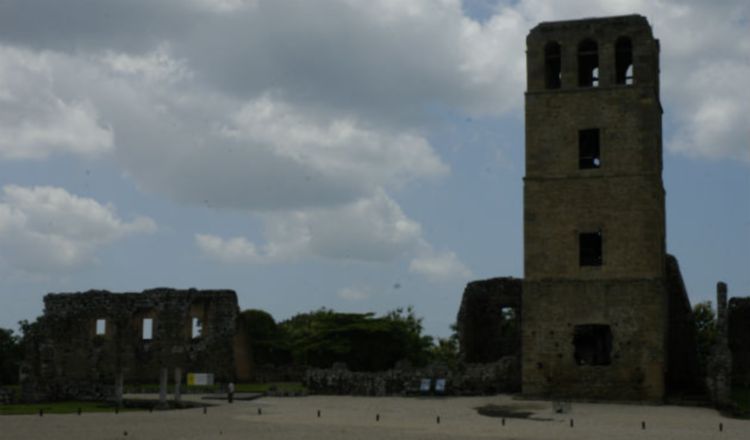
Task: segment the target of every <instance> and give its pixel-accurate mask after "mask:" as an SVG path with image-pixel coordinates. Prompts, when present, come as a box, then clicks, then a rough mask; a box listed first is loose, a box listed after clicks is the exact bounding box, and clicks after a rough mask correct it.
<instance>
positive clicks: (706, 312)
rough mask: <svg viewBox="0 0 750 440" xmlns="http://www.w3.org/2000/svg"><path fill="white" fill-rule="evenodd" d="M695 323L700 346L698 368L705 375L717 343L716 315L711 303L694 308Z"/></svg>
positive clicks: (697, 341)
mask: <svg viewBox="0 0 750 440" xmlns="http://www.w3.org/2000/svg"><path fill="white" fill-rule="evenodd" d="M693 322H694V323H695V333H696V343H697V345H698V368H699V371H700V373H701V374H702V375H705V374H706V367H707V366H708V359H709V357H710V356H711V350H712V349H713V346H714V344H715V343H716V313H715V312H714V309H713V307H712V305H711V301H704V302H700V303H697V304H696V305H695V306H693Z"/></svg>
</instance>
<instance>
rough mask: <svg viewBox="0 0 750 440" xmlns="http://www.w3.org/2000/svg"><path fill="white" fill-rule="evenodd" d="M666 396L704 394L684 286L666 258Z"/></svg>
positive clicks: (671, 258)
mask: <svg viewBox="0 0 750 440" xmlns="http://www.w3.org/2000/svg"><path fill="white" fill-rule="evenodd" d="M666 264H667V268H666V273H667V276H666V280H667V296H668V302H669V328H668V330H667V383H666V385H667V394H670V395H695V394H700V393H702V392H703V388H704V386H703V383H702V380H701V377H700V375H699V374H700V373H699V368H698V343H697V335H696V329H695V322H694V320H693V308H692V307H691V305H690V298H689V297H688V293H687V290H686V289H685V283H684V281H683V280H682V273H681V272H680V265H679V263H678V262H677V258H675V257H674V256H673V255H667V259H666Z"/></svg>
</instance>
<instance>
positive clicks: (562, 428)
mask: <svg viewBox="0 0 750 440" xmlns="http://www.w3.org/2000/svg"><path fill="white" fill-rule="evenodd" d="M188 398H190V399H194V400H198V399H200V396H188ZM206 402H211V403H214V404H215V403H216V402H215V401H206ZM488 405H492V407H493V408H499V409H500V410H501V413H502V414H503V415H504V416H505V417H502V416H498V417H488V416H484V415H480V414H479V413H478V412H477V408H479V407H486V406H488ZM553 406H554V405H553V404H552V402H549V401H534V400H516V399H513V398H512V397H510V396H505V395H499V396H487V397H466V398H463V397H460V398H399V397H380V398H376V397H329V396H308V397H278V398H276V397H274V398H271V397H263V398H260V399H257V400H252V401H235V402H234V403H232V404H227V403H226V402H220V403H219V404H218V405H214V406H209V407H208V408H207V409H206V411H205V413H204V409H203V408H194V409H185V410H175V411H154V412H152V413H150V412H147V411H142V412H120V413H119V414H114V413H98V414H94V413H92V414H85V413H84V414H82V415H80V416H79V415H76V414H68V415H52V414H48V415H44V416H43V417H39V416H38V415H24V416H4V417H2V418H0V439H9V440H10V439H13V440H16V439H106V440H110V439H124V438H127V439H138V440H141V439H143V440H146V439H154V440H155V439H173V440H182V439H184V440H189V439H202V440H204V439H248V438H254V439H268V440H274V439H325V440H337V439H342V440H343V439H347V440H350V439H362V440H369V439H372V440H376V439H484V438H512V439H553V438H554V439H603V438H607V439H662V440H668V439H680V440H690V439H713V438H717V439H719V438H720V439H741V438H742V439H745V438H747V435H748V433H749V432H750V420H736V419H731V418H726V417H724V416H722V415H721V414H719V413H718V412H717V411H716V410H713V409H709V408H695V407H682V406H669V405H658V406H645V405H632V404H597V403H576V402H574V403H572V404H571V406H570V408H569V410H568V412H566V413H558V412H556V411H555V410H554V407H553ZM318 414H320V416H318ZM571 420H572V423H571ZM571 424H572V426H571Z"/></svg>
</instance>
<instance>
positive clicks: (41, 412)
mask: <svg viewBox="0 0 750 440" xmlns="http://www.w3.org/2000/svg"><path fill="white" fill-rule="evenodd" d="M42 416H44V410H43V409H42V408H39V417H42Z"/></svg>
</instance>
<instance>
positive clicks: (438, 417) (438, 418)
mask: <svg viewBox="0 0 750 440" xmlns="http://www.w3.org/2000/svg"><path fill="white" fill-rule="evenodd" d="M437 424H438V425H439V424H440V416H437Z"/></svg>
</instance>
